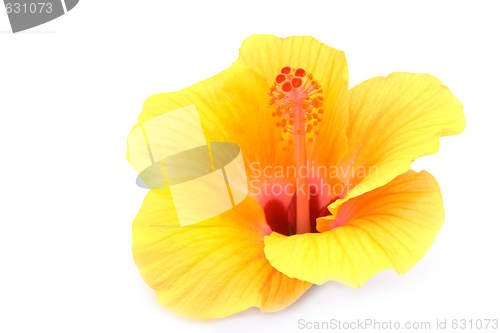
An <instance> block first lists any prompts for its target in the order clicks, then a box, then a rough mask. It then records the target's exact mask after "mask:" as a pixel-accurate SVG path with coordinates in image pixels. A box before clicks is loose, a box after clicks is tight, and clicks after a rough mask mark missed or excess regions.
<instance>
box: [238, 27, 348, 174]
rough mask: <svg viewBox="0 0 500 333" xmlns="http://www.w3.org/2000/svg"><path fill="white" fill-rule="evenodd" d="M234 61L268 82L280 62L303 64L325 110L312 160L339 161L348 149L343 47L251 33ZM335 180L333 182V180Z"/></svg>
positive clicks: (306, 37) (346, 85)
mask: <svg viewBox="0 0 500 333" xmlns="http://www.w3.org/2000/svg"><path fill="white" fill-rule="evenodd" d="M237 62H240V63H243V64H244V65H246V66H249V67H251V68H252V69H254V70H256V71H258V72H259V73H261V74H262V75H263V76H264V77H265V78H266V80H267V81H268V83H269V85H271V84H272V83H273V82H274V79H275V77H276V75H277V74H278V73H279V71H280V69H281V68H282V67H283V66H291V67H294V68H299V67H300V68H304V69H305V70H306V71H307V72H308V73H312V74H313V75H314V79H315V80H317V81H318V82H319V84H320V85H321V86H322V88H323V91H324V93H323V95H324V97H325V101H324V106H323V109H324V111H325V112H324V114H323V115H322V118H323V119H322V123H321V124H320V126H319V128H318V129H319V131H320V135H319V136H318V137H317V138H316V140H315V142H314V144H313V146H312V149H311V150H312V152H310V156H311V160H314V161H317V162H319V163H321V165H324V166H329V165H338V163H339V161H340V159H341V158H342V157H343V156H344V155H345V153H346V152H347V147H348V146H347V138H346V135H345V131H346V130H345V129H346V127H347V121H348V85H349V72H348V69H347V60H346V58H345V54H344V52H342V51H339V50H336V49H334V48H333V47H330V46H328V45H326V44H323V43H321V42H320V41H318V40H317V39H315V38H313V37H308V36H293V37H288V38H278V37H275V36H272V35H252V36H250V37H248V38H247V39H245V41H244V42H243V44H242V45H241V48H240V54H239V57H238V60H237ZM333 183H335V182H333Z"/></svg>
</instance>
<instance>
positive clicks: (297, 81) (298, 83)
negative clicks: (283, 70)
mask: <svg viewBox="0 0 500 333" xmlns="http://www.w3.org/2000/svg"><path fill="white" fill-rule="evenodd" d="M301 85H302V79H301V78H298V77H295V78H293V79H292V86H293V87H294V88H299V87H300V86H301Z"/></svg>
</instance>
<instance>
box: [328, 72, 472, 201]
mask: <svg viewBox="0 0 500 333" xmlns="http://www.w3.org/2000/svg"><path fill="white" fill-rule="evenodd" d="M349 98H350V101H349V103H350V104H349V109H350V119H349V128H348V130H347V136H348V139H349V153H348V154H347V155H346V157H345V158H344V159H343V162H342V163H341V164H340V166H339V173H341V174H343V176H342V177H343V179H344V182H349V186H348V187H349V188H350V189H351V190H350V192H349V193H348V195H347V196H345V193H344V196H343V200H338V201H336V202H335V203H333V204H332V205H330V207H329V209H335V207H337V206H338V205H340V204H342V203H343V202H345V201H347V200H348V199H349V198H352V197H355V196H357V195H360V194H362V193H365V192H368V191H371V190H372V189H374V188H377V187H379V186H382V185H384V184H387V183H388V182H390V181H391V180H392V179H394V178H395V177H396V176H398V175H400V174H402V173H404V172H406V171H407V170H409V169H410V166H411V162H412V161H413V160H414V159H416V158H418V157H421V156H424V155H430V154H435V153H437V151H438V149H439V138H440V137H441V136H448V135H456V134H460V133H462V132H463V130H464V127H465V118H464V115H463V106H462V105H461V104H460V102H459V101H458V100H457V99H456V98H455V97H454V96H453V95H452V94H451V92H450V90H449V89H448V88H447V87H446V86H444V85H443V84H442V83H441V81H439V80H438V79H437V78H435V77H433V76H431V75H428V74H414V73H392V74H390V75H389V76H387V77H375V78H372V79H370V80H367V81H364V82H362V83H360V84H359V85H357V86H356V87H354V88H352V89H351V90H349ZM355 186H357V187H355Z"/></svg>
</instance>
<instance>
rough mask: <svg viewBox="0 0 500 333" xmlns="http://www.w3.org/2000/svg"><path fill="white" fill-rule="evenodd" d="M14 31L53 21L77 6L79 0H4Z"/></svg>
mask: <svg viewBox="0 0 500 333" xmlns="http://www.w3.org/2000/svg"><path fill="white" fill-rule="evenodd" d="M3 2H4V5H5V10H6V12H7V16H8V17H9V22H10V26H11V28H12V32H13V33H16V32H19V31H23V30H27V29H31V28H33V27H36V26H39V25H42V24H44V23H47V22H49V21H52V20H54V19H56V18H58V17H59V16H62V15H64V14H65V13H66V12H68V11H70V10H71V9H73V8H75V6H76V5H77V4H78V2H79V0H35V1H33V0H31V1H26V0H4V1H3Z"/></svg>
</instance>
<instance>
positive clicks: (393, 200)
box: [264, 170, 444, 288]
mask: <svg viewBox="0 0 500 333" xmlns="http://www.w3.org/2000/svg"><path fill="white" fill-rule="evenodd" d="M334 213H335V216H333V217H332V218H320V219H318V220H319V227H320V228H321V229H323V231H325V229H328V228H331V227H332V226H337V227H335V228H334V229H331V230H328V231H325V232H322V233H319V234H302V235H294V236H291V237H284V236H282V235H280V234H276V233H272V234H271V235H270V236H267V237H265V247H264V251H265V254H266V258H267V259H269V262H270V263H271V265H273V267H275V268H276V269H277V270H278V271H280V272H282V273H284V274H286V275H287V276H289V277H292V278H298V279H301V280H304V281H309V282H311V283H316V284H323V283H325V282H326V281H329V280H335V281H338V282H341V283H343V284H346V285H348V286H351V287H355V288H356V287H359V286H361V285H363V284H364V283H365V282H366V281H367V280H368V279H369V278H370V277H372V276H373V275H374V274H376V273H378V272H380V271H382V270H384V269H389V268H394V269H395V270H396V272H397V273H398V274H404V273H406V272H407V271H408V270H409V269H410V268H411V267H413V266H414V265H415V264H416V263H417V262H418V261H419V260H420V259H421V258H422V257H423V256H424V255H425V253H426V252H427V251H428V250H429V248H430V247H431V246H432V244H433V242H434V239H435V237H436V235H437V233H438V231H439V229H440V228H441V226H442V225H443V223H444V208H443V200H442V197H441V192H440V189H439V184H438V183H437V181H436V180H435V179H434V177H433V176H432V175H430V174H429V173H427V172H425V171H422V172H420V173H416V172H414V171H413V170H410V171H408V172H406V173H405V174H403V175H400V176H398V177H397V178H396V179H394V180H393V181H391V182H390V183H388V184H386V185H385V186H382V187H379V188H377V189H375V190H373V191H371V192H368V193H365V194H363V195H360V196H358V197H356V198H353V199H351V200H349V201H348V202H347V203H344V204H343V205H341V206H340V207H338V209H337V210H336V211H335V212H334ZM335 218H336V219H337V220H336V221H335V223H332V219H335Z"/></svg>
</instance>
